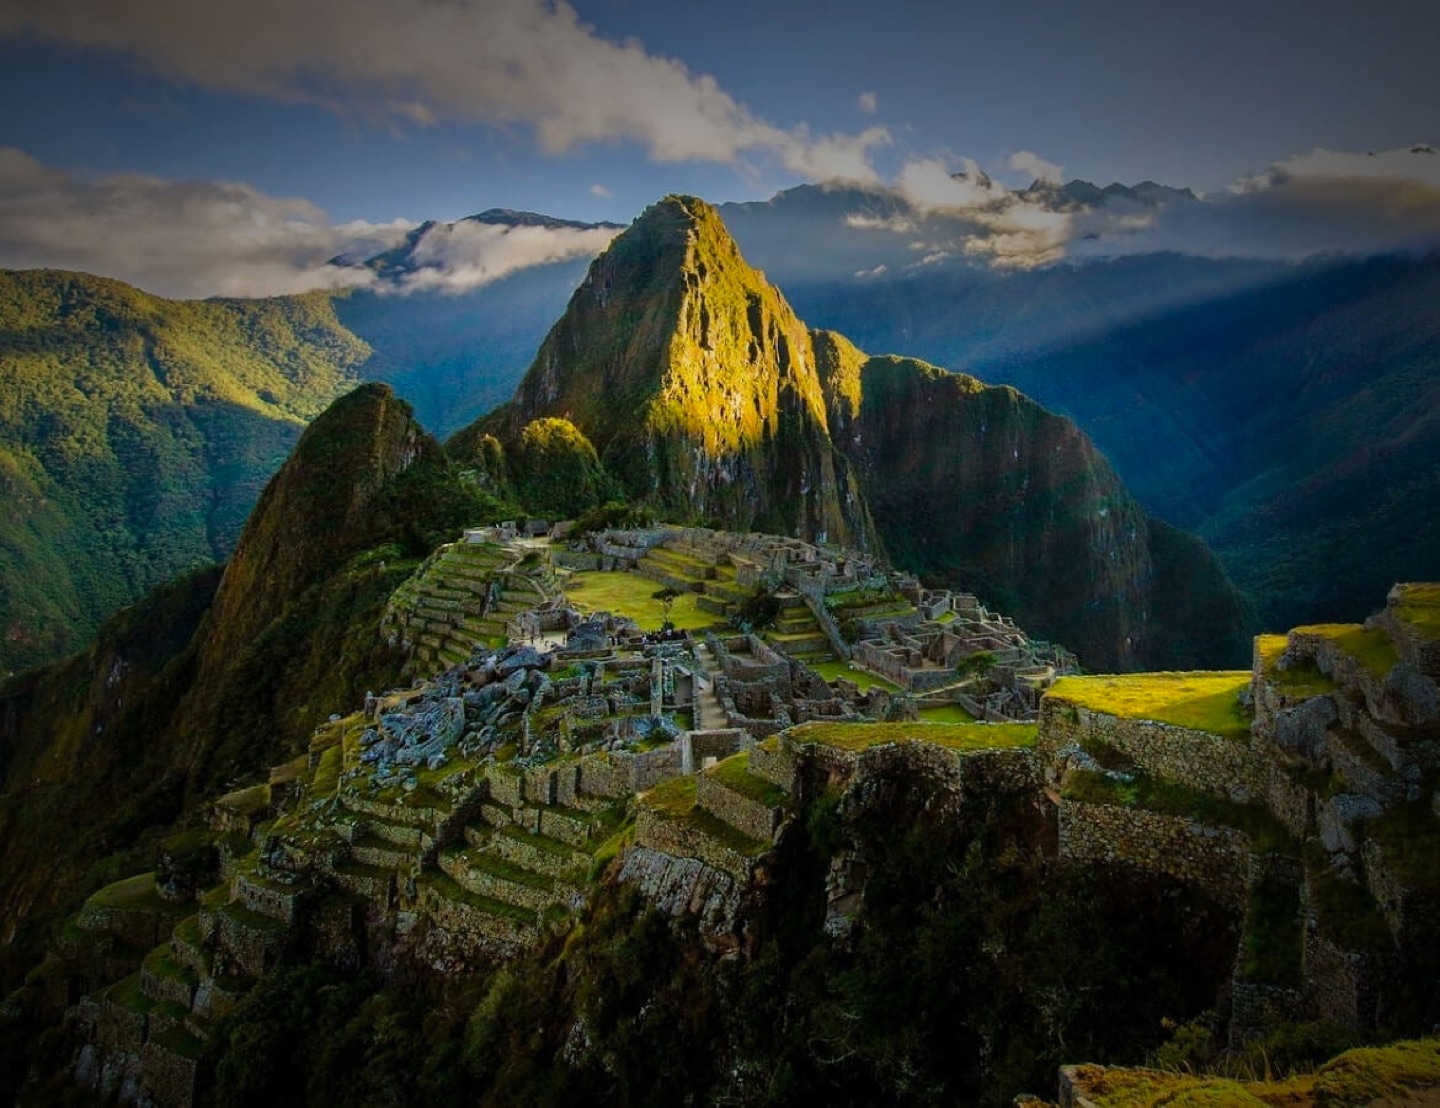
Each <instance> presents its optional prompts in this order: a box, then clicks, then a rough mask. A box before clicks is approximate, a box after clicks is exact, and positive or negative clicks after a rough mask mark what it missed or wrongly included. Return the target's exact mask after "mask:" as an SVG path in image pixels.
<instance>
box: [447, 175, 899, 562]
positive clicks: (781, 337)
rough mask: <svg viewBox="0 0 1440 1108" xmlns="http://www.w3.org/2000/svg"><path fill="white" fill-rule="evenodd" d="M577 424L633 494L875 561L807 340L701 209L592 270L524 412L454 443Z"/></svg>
mask: <svg viewBox="0 0 1440 1108" xmlns="http://www.w3.org/2000/svg"><path fill="white" fill-rule="evenodd" d="M544 417H559V418H564V419H567V420H569V421H570V422H571V423H573V424H574V425H575V427H576V428H578V429H579V431H580V432H581V433H582V434H583V435H584V436H585V437H586V438H588V439H589V440H590V442H592V443H593V444H594V446H595V449H596V451H597V452H598V454H599V456H600V459H601V461H602V462H603V463H604V465H605V467H606V469H607V470H608V471H609V472H610V473H611V474H612V475H613V476H614V477H615V478H616V479H617V480H618V481H619V482H620V484H621V487H622V488H623V489H624V491H625V493H626V494H627V495H628V496H630V497H632V498H634V499H643V500H646V501H648V502H650V503H652V504H654V505H656V506H657V507H659V508H661V509H662V510H663V511H665V512H666V513H667V514H671V515H674V516H678V517H683V518H693V519H713V520H717V521H721V522H723V524H724V526H726V527H728V528H732V529H736V530H742V531H744V530H751V529H757V530H768V531H774V532H779V533H798V534H804V535H808V536H812V537H815V536H823V537H825V538H828V539H830V540H831V541H834V542H840V543H845V544H847V545H852V546H860V547H866V546H870V545H872V544H873V533H872V530H871V527H870V522H869V519H868V515H867V513H866V511H865V506H864V503H863V501H862V499H861V497H860V496H859V493H858V490H857V488H856V486H855V484H854V481H853V478H852V476H851V474H850V472H849V468H848V466H847V465H846V463H845V460H844V458H843V457H840V456H838V455H837V454H836V452H835V450H834V449H833V446H832V444H831V442H830V437H829V433H828V428H827V426H826V412H825V398H824V392H823V390H822V389H821V386H820V381H819V377H818V376H817V374H816V370H815V359H814V354H813V351H812V349H811V346H810V339H809V335H808V333H807V331H806V329H805V326H804V325H803V324H802V323H801V322H800V321H799V320H798V319H797V318H796V317H795V313H794V312H793V311H791V310H790V307H789V305H788V304H786V302H785V300H784V298H783V297H782V296H781V295H780V293H779V292H778V291H776V290H775V289H774V288H773V287H772V286H770V285H769V284H767V283H766V281H765V279H764V277H763V276H762V275H761V274H760V273H758V272H757V271H755V270H753V269H751V268H750V267H749V266H748V265H747V264H746V263H745V260H744V259H743V258H742V257H741V256H740V252H739V250H738V249H737V248H736V246H735V243H734V241H733V240H732V239H731V238H730V236H729V234H728V233H727V232H726V230H725V227H724V224H723V223H722V222H721V221H720V217H719V215H718V214H717V213H716V212H715V210H714V209H713V208H711V207H710V206H709V205H708V204H705V203H704V202H703V201H699V200H695V199H692V198H686V197H669V198H667V199H665V200H663V201H661V202H660V203H659V204H656V205H654V206H652V207H651V208H649V209H648V210H647V211H646V212H645V213H644V214H643V215H642V216H641V217H640V218H639V219H638V220H637V221H636V222H635V225H634V226H633V227H632V228H631V229H630V230H629V231H627V232H625V233H624V234H623V235H621V236H620V237H619V238H618V239H616V240H615V242H614V243H613V244H612V245H611V247H610V249H609V250H608V251H606V252H605V253H604V254H603V255H601V256H600V257H599V258H598V259H597V260H596V261H595V263H594V264H593V265H592V266H591V267H590V272H589V275H588V276H587V277H586V278H585V281H584V283H583V284H582V285H581V286H580V288H579V289H578V290H576V292H575V295H574V297H572V299H571V301H570V306H569V307H568V309H567V310H566V312H565V314H564V316H562V317H561V319H560V321H559V322H558V323H556V324H555V326H554V327H553V328H552V329H551V331H550V334H549V336H548V337H547V338H546V340H545V342H544V344H543V345H542V346H541V348H540V352H539V354H538V355H537V356H536V358H535V362H534V364H533V365H532V366H531V368H530V371H529V372H528V373H527V374H526V375H525V378H524V380H523V381H522V382H521V384H520V387H519V389H518V390H517V392H516V394H515V398H514V399H513V400H512V401H511V402H510V403H509V404H507V405H505V406H504V407H503V408H501V409H499V410H498V411H497V412H495V413H494V414H493V415H491V416H489V417H487V418H486V419H485V420H482V421H481V422H480V423H479V424H476V425H474V426H473V427H472V428H470V429H468V430H467V431H464V432H461V433H460V435H459V436H457V438H456V440H455V442H454V443H453V444H452V445H453V446H457V447H458V448H459V449H460V450H461V451H462V452H463V451H466V450H467V449H470V448H471V447H472V446H473V444H474V443H476V442H477V441H478V439H479V436H480V435H483V434H484V433H487V432H488V433H492V434H494V435H496V436H497V437H498V438H499V439H500V440H501V441H502V442H503V443H505V445H506V447H507V449H513V447H514V445H515V444H516V443H517V442H518V440H519V438H520V436H521V434H522V432H523V430H524V428H525V427H526V425H527V424H529V423H530V422H531V421H533V420H536V419H540V418H544Z"/></svg>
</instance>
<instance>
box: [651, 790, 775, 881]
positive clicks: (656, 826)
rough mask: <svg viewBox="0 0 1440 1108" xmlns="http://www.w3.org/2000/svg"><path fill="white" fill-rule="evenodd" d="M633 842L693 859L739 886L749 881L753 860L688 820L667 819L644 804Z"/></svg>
mask: <svg viewBox="0 0 1440 1108" xmlns="http://www.w3.org/2000/svg"><path fill="white" fill-rule="evenodd" d="M635 841H636V843H637V844H639V845H640V846H645V847H650V848H651V849H652V850H657V851H659V852H660V853H662V854H670V855H673V856H674V857H677V858H696V859H698V860H699V861H702V862H704V863H705V864H706V865H709V866H714V867H715V868H716V869H718V870H720V871H721V872H723V873H728V874H729V875H730V876H731V877H733V878H734V879H735V880H736V881H738V882H740V883H741V884H746V883H748V882H749V880H750V875H751V873H752V872H753V871H754V868H755V859H753V858H750V857H747V856H746V855H744V854H741V853H739V852H738V851H736V850H732V849H731V848H730V847H728V846H726V845H725V844H724V843H722V842H720V841H719V840H718V839H716V838H714V837H713V836H711V835H707V834H705V833H704V832H703V831H701V830H700V829H699V828H698V827H696V826H695V824H694V823H692V822H691V821H690V820H685V819H670V818H667V817H665V816H663V815H661V814H660V813H658V812H656V811H654V810H653V809H650V808H647V807H645V806H644V805H641V806H640V807H639V809H638V810H637V811H636V813H635Z"/></svg>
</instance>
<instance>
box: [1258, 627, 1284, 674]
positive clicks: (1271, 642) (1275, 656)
mask: <svg viewBox="0 0 1440 1108" xmlns="http://www.w3.org/2000/svg"><path fill="white" fill-rule="evenodd" d="M1289 645H1290V636H1289V635H1256V636H1255V648H1256V650H1257V651H1258V652H1259V654H1260V666H1261V668H1262V669H1264V670H1265V671H1266V672H1269V671H1270V670H1271V669H1272V668H1273V667H1274V665H1275V663H1276V662H1278V661H1279V660H1280V655H1282V654H1284V653H1285V648H1286V647H1287V646H1289Z"/></svg>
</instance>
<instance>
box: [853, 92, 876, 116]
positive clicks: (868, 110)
mask: <svg viewBox="0 0 1440 1108" xmlns="http://www.w3.org/2000/svg"><path fill="white" fill-rule="evenodd" d="M855 103H856V106H857V107H859V109H860V111H861V113H862V114H864V115H874V114H875V113H876V112H877V111H879V110H880V101H879V100H878V99H877V98H876V96H875V94H874V93H873V92H862V93H861V94H860V95H859V96H858V97H857V98H856V101H855Z"/></svg>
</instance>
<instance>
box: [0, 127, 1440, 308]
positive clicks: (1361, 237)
mask: <svg viewBox="0 0 1440 1108" xmlns="http://www.w3.org/2000/svg"><path fill="white" fill-rule="evenodd" d="M1010 168H1012V169H1020V170H1024V171H1026V172H1028V173H1030V174H1032V175H1033V176H1034V178H1035V180H1034V183H1032V185H1031V186H1029V187H1026V188H1011V187H1008V186H1007V185H1005V184H1003V183H1001V182H999V181H996V180H994V179H992V178H991V177H989V176H987V175H986V174H985V173H984V172H982V171H981V169H980V168H979V167H978V166H977V165H975V163H973V162H969V161H963V162H961V163H960V167H959V168H958V169H956V168H954V167H953V166H952V165H951V164H949V163H946V162H944V161H942V160H940V159H935V158H927V159H918V160H914V161H911V162H910V163H908V164H907V165H906V166H905V167H904V168H903V169H902V171H901V172H900V173H899V174H898V175H897V177H896V179H895V181H894V182H893V184H890V185H881V186H870V187H868V188H866V189H865V190H863V191H862V192H861V193H860V195H862V196H868V197H870V198H872V199H873V200H874V203H873V204H871V205H860V206H859V207H858V208H857V210H855V211H852V212H851V213H850V214H848V215H847V216H846V217H845V219H844V224H845V227H846V228H847V229H848V230H849V231H851V232H853V233H855V234H857V235H861V236H865V241H866V242H869V241H871V240H873V242H874V250H873V256H871V257H870V259H869V261H868V262H862V265H861V266H860V268H857V267H856V265H855V264H854V262H853V260H852V261H851V262H850V263H848V264H844V265H838V264H837V268H836V271H835V272H834V274H833V276H834V277H836V278H840V277H852V276H853V277H854V278H855V279H860V280H875V279H877V278H894V277H899V276H903V275H904V274H905V273H907V272H914V271H917V270H922V269H926V268H929V267H934V266H940V265H945V264H957V263H968V264H971V265H984V266H987V267H990V268H995V269H1001V270H1004V269H1034V268H1038V267H1041V266H1046V265H1052V264H1055V263H1057V262H1063V261H1066V260H1079V259H1087V258H1104V257H1118V256H1122V255H1128V254H1144V253H1156V252H1160V251H1169V252H1175V253H1181V254H1191V255H1199V256H1204V257H1238V258H1271V259H1274V258H1279V259H1302V258H1306V257H1310V256H1314V255H1317V254H1351V255H1370V254H1381V253H1394V252H1400V251H1427V250H1433V249H1440V153H1436V152H1435V150H1434V149H1433V148H1431V147H1429V146H1414V147H1406V148H1403V149H1399V150H1391V151H1386V152H1383V153H1377V154H1373V155H1372V154H1358V155H1357V154H1345V153H1337V152H1333V151H1326V150H1316V151H1313V152H1311V153H1309V154H1305V155H1300V156H1297V157H1294V158H1290V159H1288V160H1286V161H1283V162H1279V163H1277V164H1276V165H1274V166H1273V167H1271V168H1270V169H1269V170H1268V171H1266V172H1265V173H1263V174H1260V175H1257V176H1255V177H1251V178H1247V179H1245V180H1243V181H1240V182H1238V183H1237V184H1236V185H1235V186H1234V188H1233V189H1231V190H1230V191H1228V192H1226V193H1224V194H1220V195H1217V196H1211V197H1204V198H1197V197H1195V196H1193V195H1192V194H1190V193H1189V192H1187V191H1185V190H1177V189H1168V188H1163V187H1161V186H1158V185H1151V184H1148V183H1147V184H1143V185H1139V186H1136V187H1134V188H1130V189H1122V188H1113V189H1109V190H1105V191H1103V192H1102V191H1101V190H1099V189H1094V188H1093V187H1090V186H1083V187H1082V186H1081V185H1077V184H1075V183H1074V182H1072V183H1071V184H1070V185H1061V184H1060V183H1059V174H1060V167H1059V166H1055V165H1053V164H1052V163H1049V162H1046V161H1045V160H1044V159H1043V158H1039V157H1038V156H1036V155H1033V154H1028V153H1026V154H1023V155H1017V156H1016V157H1015V158H1013V159H1012V160H1011V162H1010ZM617 233H618V230H617V229H616V228H615V227H612V226H587V225H572V226H545V225H522V226H510V225H506V224H503V223H491V222H481V221H476V220H461V221H459V222H456V223H450V224H445V223H436V224H428V225H424V226H420V225H417V224H415V223H413V222H411V221H408V220H403V219H397V220H394V221H391V222H389V223H370V222H365V221H352V222H348V223H335V222H332V221H331V220H330V219H329V218H328V217H327V216H326V214H325V213H324V212H323V211H322V210H321V209H320V208H318V207H317V206H315V205H314V204H312V203H311V202H309V201H307V200H304V199H292V198H278V197H273V196H269V195H267V194H265V193H263V192H261V191H259V190H258V189H255V188H253V187H252V186H250V185H246V184H243V183H238V182H218V181H168V180H164V179H162V178H158V177H151V176H143V175H138V174H114V175H109V176H104V177H99V178H94V179H86V178H82V177H79V176H76V175H74V174H71V173H68V172H65V171H63V170H58V169H55V168H52V167H48V166H46V165H44V164H42V163H41V162H39V161H37V160H36V159H35V158H33V157H31V156H30V155H28V154H26V153H24V152H23V151H20V150H15V149H11V148H3V147H0V267H5V268H12V269H24V268H34V267H52V268H64V269H79V270H84V271H87V272H91V273H98V274H102V275H105V276H111V277H118V278H120V279H121V280H125V281H129V282H130V283H132V284H135V285H138V286H140V287H141V288H144V289H146V290H148V291H151V292H155V293H159V294H161V295H165V296H173V297H204V296H276V295H283V294H287V293H296V292H304V291H308V290H311V289H340V288H368V289H371V290H373V291H375V292H377V293H382V294H390V295H397V294H398V295H407V294H411V293H421V292H429V293H442V294H457V295H458V294H460V293H464V292H467V291H469V290H471V289H475V288H479V287H482V286H484V285H487V284H489V283H491V282H494V281H497V280H500V279H502V278H504V277H507V276H509V275H510V274H513V273H516V272H518V271H520V270H523V269H527V268H531V267H534V266H541V265H548V264H552V263H557V262H564V261H569V260H572V259H575V258H589V257H593V256H594V255H596V254H598V253H599V252H600V251H601V250H603V249H604V248H605V247H606V245H608V244H609V242H610V240H611V239H612V238H614V236H615V235H616V234H617ZM407 241H408V247H407V252H406V256H405V258H404V264H403V265H400V266H395V267H391V268H389V269H387V270H385V271H384V272H379V271H377V269H375V268H373V267H371V266H369V265H367V264H365V263H366V260H367V259H370V258H373V257H374V256H376V255H378V254H382V253H384V252H386V251H390V250H394V249H395V248H396V247H399V246H402V245H405V244H406V243H407ZM818 249H819V251H820V253H821V254H823V253H824V246H823V244H822V245H821V246H820V247H818ZM853 253H854V252H853V251H852V252H851V255H849V256H851V257H852V258H853ZM864 253H867V254H868V253H871V252H870V251H869V249H868V248H867V249H866V250H865V251H864ZM815 261H816V263H817V266H818V267H819V268H821V269H823V265H824V259H823V258H817V259H815Z"/></svg>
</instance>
